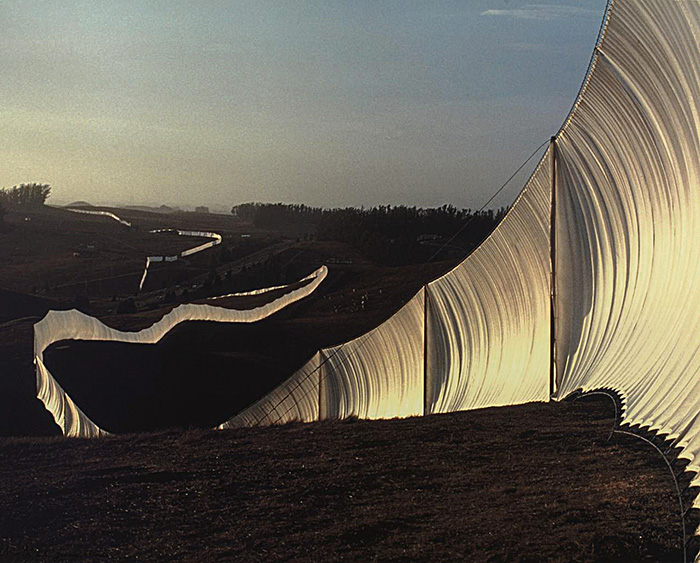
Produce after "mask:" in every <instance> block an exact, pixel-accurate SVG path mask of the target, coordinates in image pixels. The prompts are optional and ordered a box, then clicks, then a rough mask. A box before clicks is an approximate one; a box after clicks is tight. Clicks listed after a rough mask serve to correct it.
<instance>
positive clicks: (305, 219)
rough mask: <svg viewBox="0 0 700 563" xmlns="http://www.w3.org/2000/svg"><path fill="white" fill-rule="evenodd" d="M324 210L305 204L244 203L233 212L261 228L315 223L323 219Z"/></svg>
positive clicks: (235, 207)
mask: <svg viewBox="0 0 700 563" xmlns="http://www.w3.org/2000/svg"><path fill="white" fill-rule="evenodd" d="M324 211H328V210H324V209H321V208H320V207H309V206H308V205H304V204H286V203H242V204H240V205H236V206H234V207H233V208H232V209H231V213H233V215H234V216H236V217H238V218H239V219H241V220H242V221H249V222H251V223H253V225H255V226H256V227H258V228H260V229H279V228H280V227H282V226H286V225H298V224H315V223H318V222H319V221H320V220H321V215H322V214H323V213H324Z"/></svg>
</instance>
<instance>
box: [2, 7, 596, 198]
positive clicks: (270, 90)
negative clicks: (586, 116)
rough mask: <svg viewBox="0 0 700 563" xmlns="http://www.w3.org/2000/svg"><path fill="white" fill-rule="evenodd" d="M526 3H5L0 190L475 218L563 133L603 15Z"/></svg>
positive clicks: (584, 9) (586, 9)
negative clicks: (397, 208)
mask: <svg viewBox="0 0 700 563" xmlns="http://www.w3.org/2000/svg"><path fill="white" fill-rule="evenodd" d="M535 2H541V3H533V2H526V1H519V0H455V1H436V0H422V1H412V0H344V1H341V0H338V1H330V0H323V1H321V0H319V1H311V0H298V1H296V0H279V1H275V2H267V1H264V0H253V1H243V0H238V1H237V0H220V1H213V0H198V1H195V0H193V1H184V0H161V1H155V0H138V1H136V0H134V1H130V2H127V1H119V0H93V1H89V2H88V1H86V2H73V1H70V0H57V1H52V0H46V1H40V0H28V1H23V0H12V1H8V2H2V3H0V24H1V28H2V30H3V32H2V34H1V35H0V64H1V68H2V74H1V75H2V80H1V81H0V100H1V101H0V111H1V112H2V119H1V121H0V122H1V123H2V128H3V134H2V141H1V144H0V151H2V166H0V186H6V187H7V186H11V185H14V184H17V183H21V182H33V181H37V182H48V183H50V184H52V185H53V187H54V195H53V197H52V201H56V202H64V203H67V202H69V201H72V200H77V199H84V200H88V201H90V202H91V203H106V202H122V203H158V204H160V203H168V204H184V205H211V206H212V207H214V206H217V205H221V206H226V207H230V206H231V205H234V204H236V203H242V202H245V201H284V202H298V203H307V204H312V205H322V206H341V205H343V206H344V205H365V206H368V205H375V204H384V203H390V204H408V205H421V206H433V205H442V204H443V203H452V204H454V205H457V206H460V207H462V206H464V207H469V206H472V207H475V206H479V205H480V204H481V203H482V202H484V201H485V200H486V199H487V198H488V197H489V195H490V194H491V193H492V192H493V191H494V190H495V189H496V188H498V186H500V184H501V183H502V182H503V181H504V180H505V179H506V178H507V177H508V176H509V175H510V173H511V172H512V171H513V170H515V168H517V166H518V165H519V164H520V163H521V162H522V161H523V160H524V159H525V158H526V157H527V156H528V155H529V154H530V153H531V152H532V151H533V150H534V149H535V148H536V147H537V146H538V145H539V144H540V143H542V142H543V141H544V140H546V139H548V138H549V136H551V135H552V134H554V133H555V132H556V131H557V129H558V128H559V126H560V124H561V123H562V121H563V119H564V117H565V116H566V114H567V113H568V110H569V108H570V106H571V104H572V102H573V100H574V97H575V94H576V92H577V90H578V88H579V86H580V84H581V81H582V78H583V75H584V72H585V69H586V66H587V64H588V60H589V58H590V54H591V51H592V48H593V44H594V42H595V38H596V35H597V31H598V27H599V25H600V21H601V18H602V15H603V10H604V8H605V0H549V1H548V2H546V1H545V0H535ZM520 185H522V181H521V182H520ZM518 189H519V186H513V187H512V188H511V189H510V190H509V192H508V196H507V198H506V199H510V200H512V199H513V197H514V196H515V194H516V193H517V191H518ZM503 202H504V201H499V203H503Z"/></svg>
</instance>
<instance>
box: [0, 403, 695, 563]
mask: <svg viewBox="0 0 700 563" xmlns="http://www.w3.org/2000/svg"><path fill="white" fill-rule="evenodd" d="M611 424H612V407H611V405H610V404H608V403H607V402H605V400H588V401H579V402H576V403H564V404H548V405H545V404H531V405H523V406H519V407H509V408H500V409H485V410H481V411H472V412H465V413H455V414H450V415H436V416H430V417H426V418H414V419H406V420H389V421H375V422H367V421H352V420H350V421H345V422H326V423H317V424H308V425H298V424H294V425H287V426H283V427H273V428H265V429H240V430H234V431H223V432H219V431H190V432H185V433H178V432H168V433H163V434H155V435H146V434H140V435H128V436H121V437H118V438H106V439H99V440H67V439H53V440H51V439H34V440H31V439H26V438H24V439H12V440H4V441H3V440H0V459H2V460H3V463H1V464H0V481H1V482H2V483H3V487H1V488H0V505H2V507H3V510H2V511H0V550H1V555H0V560H2V561H8V562H10V561H11V562H20V561H21V562H28V561H36V562H43V561H46V562H49V561H50V562H59V563H60V562H74V561H107V560H109V561H148V562H156V561H158V562H159V561H188V562H198V561H202V562H209V561H231V562H234V561H235V562H251V563H252V562H256V563H257V562H261V561H265V562H270V563H271V562H278V561H279V562H281V561H285V562H294V563H296V562H299V563H301V562H304V563H306V562H308V561H318V562H356V563H366V562H367V561H383V562H394V563H398V562H403V563H409V562H436V563H437V562H445V561H475V562H514V563H516V562H519V563H525V562H538V563H539V562H544V561H547V562H551V563H579V562H596V563H604V562H605V563H610V562H619V563H622V562H624V563H635V562H651V561H654V562H668V561H681V560H682V554H681V552H680V549H679V546H680V544H681V539H680V538H681V534H680V523H679V516H678V504H677V499H676V498H675V496H674V493H673V485H672V482H671V479H670V476H669V472H668V469H667V467H666V466H665V465H664V462H663V461H662V460H661V459H660V457H658V454H657V453H656V452H654V451H653V450H652V449H651V448H650V447H649V446H647V445H645V444H643V443H642V442H641V441H638V440H634V439H631V438H626V437H615V438H613V439H612V440H611V441H609V442H607V441H606V438H607V437H608V434H609V432H610V427H611ZM676 470H679V467H678V466H677V467H676Z"/></svg>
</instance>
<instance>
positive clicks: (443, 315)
mask: <svg viewBox="0 0 700 563" xmlns="http://www.w3.org/2000/svg"><path fill="white" fill-rule="evenodd" d="M548 166H549V158H548V157H547V156H545V158H543V160H542V161H541V162H540V165H539V166H538V168H537V170H536V172H535V173H534V174H533V176H532V177H531V179H530V181H529V182H528V184H527V186H526V187H525V189H524V190H523V192H522V194H521V196H520V197H519V198H518V201H516V203H515V204H514V205H513V207H512V208H511V210H510V212H509V213H508V215H507V216H506V218H505V219H504V220H503V222H502V223H501V224H500V225H499V226H498V227H497V228H496V229H495V230H494V232H493V233H492V234H491V236H490V237H489V238H488V239H487V240H486V241H485V242H484V244H483V245H481V246H480V247H479V248H478V249H477V250H476V251H474V252H473V253H472V254H471V255H470V256H469V257H468V258H467V259H466V260H464V261H463V262H462V263H461V264H460V265H459V266H458V267H457V268H455V269H454V270H452V271H451V272H449V273H448V274H446V275H445V276H443V277H442V278H440V279H439V280H436V281H435V282H433V283H432V284H429V285H428V286H426V287H425V288H423V289H422V290H421V291H420V292H419V293H418V294H417V295H416V296H414V297H413V298H412V299H411V300H410V301H409V302H408V303H407V304H406V305H405V306H404V307H403V308H402V309H401V310H400V311H398V312H397V313H396V314H395V315H393V316H392V317H391V318H390V319H389V320H387V321H386V322H384V323H383V324H381V325H380V326H379V327H377V328H376V329H374V330H373V331H371V332H369V333H367V334H365V335H363V336H361V337H359V338H357V339H355V340H352V341H350V342H346V343H345V344H342V345H340V346H337V347H331V348H326V349H324V350H321V352H320V354H321V356H320V358H321V361H320V367H319V371H320V380H319V381H320V389H319V392H318V397H319V400H320V408H319V416H320V418H321V419H326V418H346V417H349V416H357V417H359V418H392V417H405V416H414V415H421V414H424V413H426V412H427V413H433V412H452V411H455V410H463V409H468V408H479V407H486V406H494V405H506V404H517V403H524V402H528V401H545V400H547V398H548V396H549V373H550V369H549V366H550V361H549V360H550V348H551V342H550V330H549V327H550V298H551V297H550V280H551V272H550V266H549V262H550V251H549V230H550V224H549V215H550V205H551V201H550V195H549V194H550V180H549V175H548ZM426 296H427V297H426ZM426 302H427V311H426ZM426 325H427V330H426V328H425V327H426ZM426 361H427V364H426ZM426 366H427V370H426ZM302 369H304V368H302ZM295 377H296V375H295ZM426 380H427V385H426ZM263 401H264V400H263ZM251 408H255V409H256V410H259V409H260V408H262V407H261V403H260V402H259V403H256V405H254V407H251ZM268 408H269V407H268ZM245 412H246V411H244V413H245ZM244 413H243V414H244ZM255 416H256V415H251V418H252V419H255ZM246 420H249V419H246ZM266 422H267V421H266V420H265V421H264V423H266Z"/></svg>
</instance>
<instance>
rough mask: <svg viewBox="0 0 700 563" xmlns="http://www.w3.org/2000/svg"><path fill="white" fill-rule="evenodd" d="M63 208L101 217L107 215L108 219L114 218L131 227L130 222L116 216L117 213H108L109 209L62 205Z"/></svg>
mask: <svg viewBox="0 0 700 563" xmlns="http://www.w3.org/2000/svg"><path fill="white" fill-rule="evenodd" d="M64 209H65V210H66V211H72V212H73V213H82V214H84V215H98V216H101V217H109V218H110V219H114V220H115V221H117V222H118V223H121V224H122V225H125V226H127V227H131V223H129V221H127V220H125V219H122V218H121V217H118V216H117V215H115V214H114V213H110V212H109V211H95V210H92V209H73V208H72V207H64Z"/></svg>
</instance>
